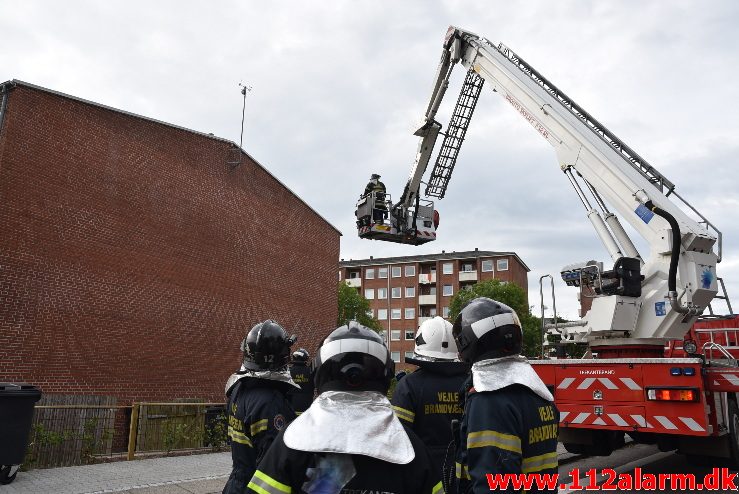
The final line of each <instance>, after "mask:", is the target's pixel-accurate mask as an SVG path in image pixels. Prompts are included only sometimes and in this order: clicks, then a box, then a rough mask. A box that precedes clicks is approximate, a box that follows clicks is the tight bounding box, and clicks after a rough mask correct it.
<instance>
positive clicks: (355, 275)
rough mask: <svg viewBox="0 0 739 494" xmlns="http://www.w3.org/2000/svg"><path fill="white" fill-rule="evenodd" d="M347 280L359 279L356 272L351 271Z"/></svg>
mask: <svg viewBox="0 0 739 494" xmlns="http://www.w3.org/2000/svg"><path fill="white" fill-rule="evenodd" d="M349 278H351V279H353V280H356V279H357V278H359V273H358V272H356V271H352V272H351V273H349Z"/></svg>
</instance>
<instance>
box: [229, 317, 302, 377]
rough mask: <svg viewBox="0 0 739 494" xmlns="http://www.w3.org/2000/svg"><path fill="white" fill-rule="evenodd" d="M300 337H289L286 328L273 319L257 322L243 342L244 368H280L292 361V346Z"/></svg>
mask: <svg viewBox="0 0 739 494" xmlns="http://www.w3.org/2000/svg"><path fill="white" fill-rule="evenodd" d="M297 339H298V338H297V337H296V336H295V335H293V336H290V337H288V336H287V331H285V328H283V327H282V326H280V325H279V324H277V323H276V322H275V321H273V320H271V319H267V320H266V321H264V322H260V323H258V324H256V325H255V326H254V327H253V328H251V330H250V331H249V333H248V334H247V335H246V338H244V341H242V342H241V351H243V352H244V368H245V369H247V370H254V371H256V370H278V369H282V368H284V367H285V366H286V365H287V364H288V362H289V361H290V346H291V345H292V344H293V343H295V341H296V340H297Z"/></svg>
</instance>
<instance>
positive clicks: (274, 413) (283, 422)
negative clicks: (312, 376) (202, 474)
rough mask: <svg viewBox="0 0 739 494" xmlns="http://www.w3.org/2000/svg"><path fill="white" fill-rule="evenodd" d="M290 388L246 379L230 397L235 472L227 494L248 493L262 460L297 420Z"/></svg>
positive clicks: (225, 491)
mask: <svg viewBox="0 0 739 494" xmlns="http://www.w3.org/2000/svg"><path fill="white" fill-rule="evenodd" d="M288 387H289V384H287V383H284V382H278V381H272V380H268V379H258V378H253V377H252V378H244V379H241V380H240V381H238V382H237V383H236V384H235V385H234V386H233V387H232V388H231V390H230V391H231V393H230V395H229V397H228V404H227V405H226V407H227V414H228V437H229V440H230V443H231V457H232V460H233V470H232V472H231V476H230V477H229V479H228V482H227V483H226V486H225V487H224V488H223V494H236V493H239V494H241V493H243V492H245V491H246V485H247V483H248V482H249V479H250V478H251V477H252V475H254V471H255V470H256V468H257V464H258V463H259V460H261V458H262V456H264V453H265V452H266V451H267V449H268V448H269V446H270V444H272V441H273V440H274V438H275V437H276V436H277V434H278V433H279V432H280V431H282V430H283V429H285V427H286V426H287V424H288V423H290V422H291V421H292V420H293V419H294V418H295V412H293V409H292V407H291V406H290V403H289V402H288V400H287V397H286V395H285V393H286V391H287V389H288Z"/></svg>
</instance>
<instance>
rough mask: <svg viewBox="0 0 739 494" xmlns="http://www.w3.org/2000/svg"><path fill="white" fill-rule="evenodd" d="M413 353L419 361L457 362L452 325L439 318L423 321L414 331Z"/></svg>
mask: <svg viewBox="0 0 739 494" xmlns="http://www.w3.org/2000/svg"><path fill="white" fill-rule="evenodd" d="M414 352H415V353H416V355H417V356H418V357H419V360H457V344H456V343H455V342H454V337H453V336H452V323H450V322H449V321H447V320H446V319H444V318H443V317H439V316H436V317H433V318H431V319H429V320H427V321H424V322H423V324H421V327H419V328H418V331H416V347H415V348H414Z"/></svg>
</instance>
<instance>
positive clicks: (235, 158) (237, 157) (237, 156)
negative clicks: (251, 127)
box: [228, 82, 251, 168]
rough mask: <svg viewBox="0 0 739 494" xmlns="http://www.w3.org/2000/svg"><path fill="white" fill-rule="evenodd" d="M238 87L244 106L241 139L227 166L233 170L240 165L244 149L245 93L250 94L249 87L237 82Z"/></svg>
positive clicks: (242, 109)
mask: <svg viewBox="0 0 739 494" xmlns="http://www.w3.org/2000/svg"><path fill="white" fill-rule="evenodd" d="M239 87H240V88H241V94H243V95H244V105H243V106H242V108H241V137H240V139H239V149H238V151H237V152H236V153H234V154H233V155H232V157H231V159H230V160H229V161H228V164H229V165H231V166H233V167H234V168H235V167H237V166H239V165H240V164H241V153H242V149H243V147H244V116H245V115H246V92H247V91H249V92H251V86H246V85H244V84H242V83H240V82H239Z"/></svg>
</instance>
